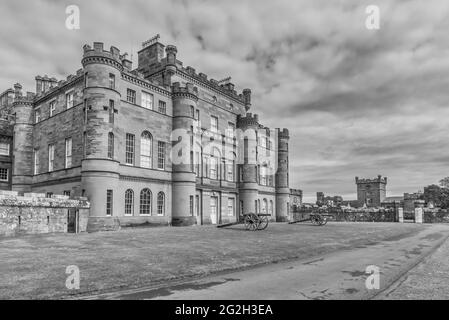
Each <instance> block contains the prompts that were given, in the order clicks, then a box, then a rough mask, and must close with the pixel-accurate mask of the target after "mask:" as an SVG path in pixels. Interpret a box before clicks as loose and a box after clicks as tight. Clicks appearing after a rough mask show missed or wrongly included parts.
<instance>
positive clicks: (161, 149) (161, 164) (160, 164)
mask: <svg viewBox="0 0 449 320" xmlns="http://www.w3.org/2000/svg"><path fill="white" fill-rule="evenodd" d="M157 168H158V169H161V170H164V169H165V142H162V141H158V143H157Z"/></svg>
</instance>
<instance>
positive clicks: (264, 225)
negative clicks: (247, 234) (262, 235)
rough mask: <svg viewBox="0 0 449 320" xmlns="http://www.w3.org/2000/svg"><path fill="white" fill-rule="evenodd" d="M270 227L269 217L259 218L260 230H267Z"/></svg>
mask: <svg viewBox="0 0 449 320" xmlns="http://www.w3.org/2000/svg"><path fill="white" fill-rule="evenodd" d="M267 227H268V217H259V228H258V230H265V229H266V228H267Z"/></svg>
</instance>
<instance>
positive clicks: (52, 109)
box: [49, 101, 56, 118]
mask: <svg viewBox="0 0 449 320" xmlns="http://www.w3.org/2000/svg"><path fill="white" fill-rule="evenodd" d="M49 109H50V118H51V117H53V115H54V114H55V110H56V101H51V102H50V105H49Z"/></svg>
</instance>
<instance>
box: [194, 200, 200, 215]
mask: <svg viewBox="0 0 449 320" xmlns="http://www.w3.org/2000/svg"><path fill="white" fill-rule="evenodd" d="M195 208H196V216H197V217H199V216H200V196H195Z"/></svg>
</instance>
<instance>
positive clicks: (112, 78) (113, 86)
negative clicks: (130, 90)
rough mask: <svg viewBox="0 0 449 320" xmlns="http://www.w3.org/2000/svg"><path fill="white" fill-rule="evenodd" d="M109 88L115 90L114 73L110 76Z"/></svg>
mask: <svg viewBox="0 0 449 320" xmlns="http://www.w3.org/2000/svg"><path fill="white" fill-rule="evenodd" d="M109 88H110V89H115V75H114V74H112V73H110V74H109Z"/></svg>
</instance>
